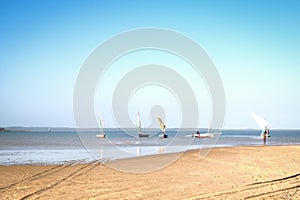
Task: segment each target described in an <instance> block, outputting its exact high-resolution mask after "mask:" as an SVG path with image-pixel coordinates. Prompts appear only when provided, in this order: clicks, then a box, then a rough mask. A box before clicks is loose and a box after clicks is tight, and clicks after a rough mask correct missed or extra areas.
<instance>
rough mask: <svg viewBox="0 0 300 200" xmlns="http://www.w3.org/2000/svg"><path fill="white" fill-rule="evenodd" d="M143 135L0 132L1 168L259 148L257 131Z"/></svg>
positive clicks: (293, 140) (286, 134)
mask: <svg viewBox="0 0 300 200" xmlns="http://www.w3.org/2000/svg"><path fill="white" fill-rule="evenodd" d="M145 132H147V133H148V134H150V135H151V137H150V138H141V139H139V138H136V137H135V135H136V131H135V130H132V131H128V132H124V131H120V130H106V135H107V137H106V138H105V139H100V138H96V137H95V135H96V134H97V132H94V131H87V132H81V133H80V134H78V133H77V132H76V131H50V132H38V131H36V132H23V131H14V132H0V165H16V164H17V165H20V164H45V165H46V164H61V163H65V162H69V161H72V160H83V161H86V162H88V161H92V160H96V159H105V160H110V159H120V158H128V157H135V156H143V155H153V154H162V153H170V152H179V151H185V150H187V149H197V148H213V147H229V146H260V145H262V139H261V138H260V131H259V130H223V131H222V134H221V135H215V137H214V138H206V139H203V138H192V137H191V133H192V131H190V130H183V131H182V130H181V131H176V130H169V131H167V134H168V138H167V139H161V138H159V137H158V135H159V133H158V132H155V131H145ZM202 132H205V131H204V130H203V131H202ZM267 145H300V130H273V131H271V137H270V138H268V140H267Z"/></svg>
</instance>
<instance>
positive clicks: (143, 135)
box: [138, 133, 149, 138]
mask: <svg viewBox="0 0 300 200" xmlns="http://www.w3.org/2000/svg"><path fill="white" fill-rule="evenodd" d="M138 136H139V137H140V138H142V137H149V134H143V133H140V134H139V135H138Z"/></svg>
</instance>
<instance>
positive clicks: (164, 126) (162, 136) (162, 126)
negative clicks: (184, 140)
mask: <svg viewBox="0 0 300 200" xmlns="http://www.w3.org/2000/svg"><path fill="white" fill-rule="evenodd" d="M157 121H158V124H159V126H160V129H161V132H162V134H160V135H159V137H160V138H167V137H168V135H166V134H165V130H166V125H165V123H164V122H163V120H162V119H161V118H160V117H159V116H157Z"/></svg>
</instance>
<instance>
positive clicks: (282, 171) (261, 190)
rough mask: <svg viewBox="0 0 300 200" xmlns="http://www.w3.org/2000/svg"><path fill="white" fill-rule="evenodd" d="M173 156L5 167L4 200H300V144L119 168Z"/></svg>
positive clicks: (1, 177)
mask: <svg viewBox="0 0 300 200" xmlns="http://www.w3.org/2000/svg"><path fill="white" fill-rule="evenodd" d="M172 155H174V154H170V155H166V154H165V155H155V156H145V157H139V158H133V159H125V160H118V161H113V162H107V163H104V164H103V163H102V164H101V163H100V162H99V163H88V164H77V163H68V164H66V165H49V166H35V165H23V166H0V199H300V146H269V147H229V148H215V149H213V150H212V152H211V153H210V154H209V155H208V156H206V157H205V158H204V159H199V150H191V151H188V152H185V153H184V154H183V155H182V156H181V157H180V158H179V159H178V160H176V161H175V162H173V163H172V164H170V165H169V166H167V167H165V168H163V169H161V170H156V171H153V172H149V173H125V172H120V171H117V170H115V169H112V168H111V167H108V166H107V165H110V166H114V167H119V168H122V167H126V166H128V167H130V166H132V165H133V166H136V165H137V163H138V164H139V165H138V167H141V168H144V167H147V166H149V165H155V163H159V162H161V161H162V160H164V159H167V158H169V157H170V156H172Z"/></svg>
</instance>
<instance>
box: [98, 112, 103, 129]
mask: <svg viewBox="0 0 300 200" xmlns="http://www.w3.org/2000/svg"><path fill="white" fill-rule="evenodd" d="M98 118H99V122H100V126H101V128H104V121H103V119H102V116H101V115H100V113H98Z"/></svg>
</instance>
